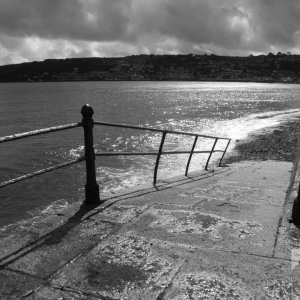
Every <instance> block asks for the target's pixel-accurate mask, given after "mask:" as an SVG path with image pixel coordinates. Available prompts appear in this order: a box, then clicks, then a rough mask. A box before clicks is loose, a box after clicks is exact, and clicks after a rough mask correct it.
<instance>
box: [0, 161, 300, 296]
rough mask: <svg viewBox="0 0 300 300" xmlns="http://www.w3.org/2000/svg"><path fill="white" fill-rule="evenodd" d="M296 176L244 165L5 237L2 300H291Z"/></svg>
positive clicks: (50, 218)
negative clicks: (290, 219) (291, 181)
mask: <svg viewBox="0 0 300 300" xmlns="http://www.w3.org/2000/svg"><path fill="white" fill-rule="evenodd" d="M291 169H292V164H291V163H284V162H255V163H254V162H246V163H241V164H237V165H233V166H232V167H230V168H223V169H216V171H215V172H200V173H198V174H196V175H195V176H191V177H180V178H179V177H178V178H175V179H174V178H173V179H170V180H169V179H168V180H163V181H161V182H159V184H158V185H157V186H156V187H151V186H145V187H144V188H143V187H140V189H139V188H134V189H132V190H131V191H127V192H126V193H124V194H117V195H110V196H109V197H107V198H106V201H105V202H103V203H102V204H101V205H100V206H98V207H96V208H94V209H87V208H84V207H80V205H78V204H75V205H73V206H68V205H65V204H63V203H60V204H59V205H58V206H57V207H55V208H54V207H52V208H51V209H49V210H46V211H44V212H43V213H41V214H39V215H38V216H35V217H33V218H31V219H29V220H27V221H22V222H19V223H18V224H15V225H12V226H8V227H6V228H4V229H0V237H1V239H0V246H1V247H2V248H3V249H0V266H1V268H2V270H1V271H0V299H21V298H22V297H23V298H24V299H110V300H112V299H159V300H163V299H201V297H202V296H203V297H202V298H203V299H288V295H289V293H290V292H291V285H292V284H293V287H294V290H296V289H297V287H300V271H299V272H298V269H300V268H299V267H298V266H299V261H300V250H299V249H300V247H298V248H297V247H295V245H294V244H297V243H298V244H299V245H300V243H299V240H300V234H299V229H298V228H292V227H291V225H289V223H288V222H287V219H288V215H289V213H290V211H291V205H292V203H293V200H292V199H291V198H292V197H295V195H296V188H295V186H293V187H292V188H290V189H289V194H288V199H286V194H285V193H286V190H287V188H288V186H289V177H290V175H291V173H290V171H291ZM296 169H297V168H296ZM298 169H299V168H298ZM299 173H300V171H299V172H298V173H297V174H296V176H295V178H298V179H299V180H300V175H299ZM297 184H298V182H297ZM293 235H294V242H293V239H291V238H293ZM291 241H292V243H291ZM288 243H290V244H288ZM293 243H294V244H293ZM297 249H298V250H299V251H298V250H297ZM297 251H298V252H299V253H298V252H297ZM289 256H290V257H289ZM291 256H293V257H291ZM297 272H298V273H299V274H298V273H297ZM299 294H300V288H299ZM295 299H297V298H295Z"/></svg>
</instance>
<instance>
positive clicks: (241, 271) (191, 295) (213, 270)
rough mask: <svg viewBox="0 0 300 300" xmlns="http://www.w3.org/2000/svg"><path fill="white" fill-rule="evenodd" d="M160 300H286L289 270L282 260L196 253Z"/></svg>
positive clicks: (289, 284) (289, 281)
mask: <svg viewBox="0 0 300 300" xmlns="http://www.w3.org/2000/svg"><path fill="white" fill-rule="evenodd" d="M180 270H181V271H180V272H179V274H178V275H177V276H176V277H175V279H174V280H173V282H172V285H171V286H170V288H169V289H168V292H167V293H166V295H165V298H164V299H170V300H171V299H172V300H173V299H174V300H175V299H181V300H182V299H243V300H244V299H245V300H246V299H270V300H271V299H272V300H273V299H278V300H279V299H280V300H282V299H290V295H291V286H292V284H291V280H290V275H291V269H290V263H289V262H288V261H285V260H274V259H268V258H263V257H257V256H249V255H239V254H234V253H228V252H223V251H222V252H215V251H204V250H197V251H196V252H195V253H194V255H193V256H192V258H191V259H190V260H189V261H188V262H187V263H186V264H184V265H183V266H182V267H181V269H180Z"/></svg>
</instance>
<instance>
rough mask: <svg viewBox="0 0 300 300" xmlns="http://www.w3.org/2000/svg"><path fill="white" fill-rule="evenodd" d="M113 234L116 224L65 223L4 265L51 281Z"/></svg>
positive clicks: (10, 258)
mask: <svg viewBox="0 0 300 300" xmlns="http://www.w3.org/2000/svg"><path fill="white" fill-rule="evenodd" d="M69 226H70V228H69ZM113 230H115V227H114V226H113V225H112V224H109V223H103V222H90V221H84V222H82V223H80V224H78V225H77V226H75V227H73V225H72V224H68V223H65V224H64V226H63V227H60V228H59V229H58V230H56V231H53V232H52V233H51V235H49V236H47V237H45V238H43V239H42V240H40V241H39V242H37V243H35V244H33V245H32V247H30V248H29V249H28V248H26V249H25V251H22V252H19V253H18V254H17V255H15V256H13V257H9V259H7V260H6V261H5V262H4V265H5V266H7V267H9V268H10V269H13V270H18V271H23V272H26V273H28V274H32V275H35V276H38V277H41V278H47V277H48V276H50V275H51V274H52V273H55V272H56V271H58V270H59V269H60V268H61V267H62V266H64V265H65V264H66V263H68V262H69V261H70V260H72V259H74V258H76V257H77V256H78V255H80V254H81V253H82V252H83V251H86V250H88V249H89V248H91V247H92V246H93V245H95V243H99V242H101V240H103V239H104V238H105V237H107V236H108V235H109V234H110V233H111V232H112V231H113Z"/></svg>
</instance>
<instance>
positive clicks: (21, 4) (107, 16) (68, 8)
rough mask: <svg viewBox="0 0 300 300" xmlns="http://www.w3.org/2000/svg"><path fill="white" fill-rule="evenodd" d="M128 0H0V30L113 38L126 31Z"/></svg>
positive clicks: (43, 34) (51, 35)
mask: <svg viewBox="0 0 300 300" xmlns="http://www.w3.org/2000/svg"><path fill="white" fill-rule="evenodd" d="M129 3H130V1H127V0H125V1H123V0H109V1H107V0H106V1H91V0H1V1H0V7H1V10H0V30H1V31H2V32H4V33H6V34H9V35H15V36H27V35H38V36H40V37H44V38H70V39H81V40H114V39H119V38H122V37H123V36H124V35H126V26H127V24H128V23H129V20H128V16H127V13H126V11H127V9H128V4H129Z"/></svg>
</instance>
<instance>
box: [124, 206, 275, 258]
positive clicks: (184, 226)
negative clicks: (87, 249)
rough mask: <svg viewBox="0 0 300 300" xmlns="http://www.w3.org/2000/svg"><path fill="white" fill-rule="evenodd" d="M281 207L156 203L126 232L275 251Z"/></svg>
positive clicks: (232, 248)
mask: <svg viewBox="0 0 300 300" xmlns="http://www.w3.org/2000/svg"><path fill="white" fill-rule="evenodd" d="M280 212H281V209H279V208H277V207H268V208H262V207H256V206H249V205H243V206H242V205H240V207H239V211H238V213H237V212H236V211H234V210H233V211H230V210H229V211H227V212H226V213H224V212H223V211H222V206H221V207H220V208H219V210H218V211H213V212H211V213H209V212H207V211H206V212H204V211H203V212H202V211H201V210H198V211H197V210H196V209H189V210H188V209H180V208H177V207H174V208H172V207H164V206H159V205H156V206H153V207H152V208H151V209H149V210H148V211H147V212H146V213H144V214H143V215H142V216H141V217H140V218H138V219H137V220H136V221H135V222H134V223H132V224H129V225H128V226H126V227H124V228H123V229H122V232H123V233H124V232H126V231H127V230H128V231H134V232H136V234H138V235H140V236H144V237H149V238H156V239H160V240H166V241H169V242H172V243H182V244H188V245H195V246H200V247H204V248H211V249H226V250H227V251H237V252H242V253H255V254H263V255H272V252H273V246H274V242H275V236H276V233H277V226H278V222H279V216H280ZM266 213H267V214H266Z"/></svg>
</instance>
